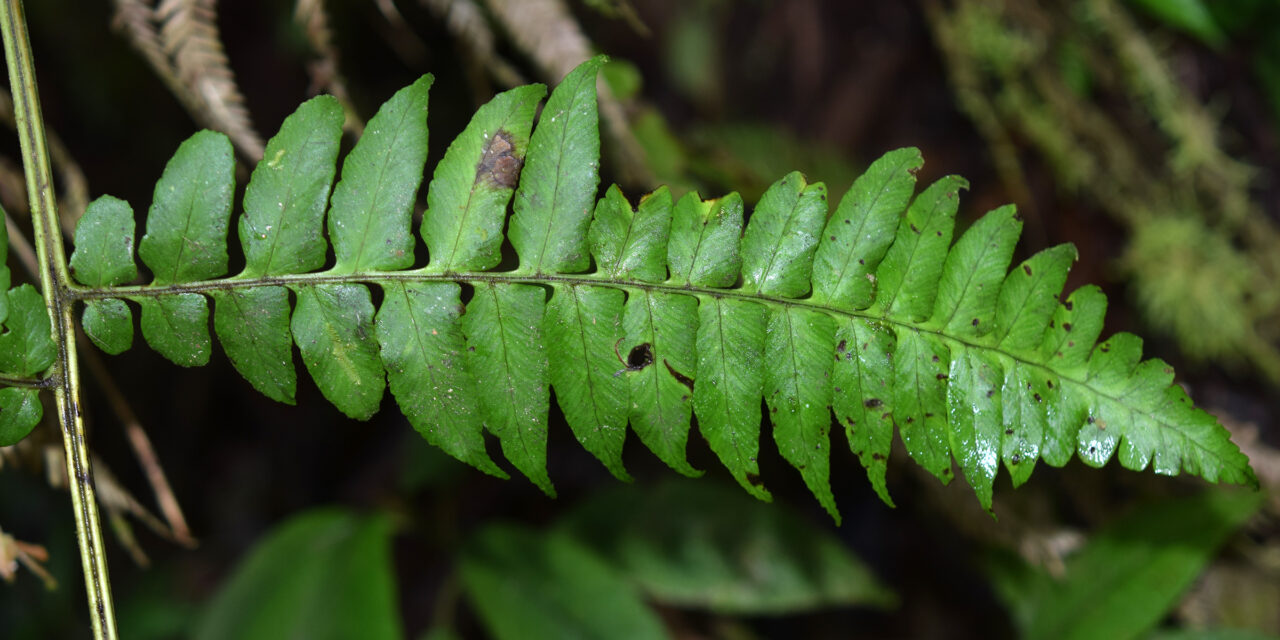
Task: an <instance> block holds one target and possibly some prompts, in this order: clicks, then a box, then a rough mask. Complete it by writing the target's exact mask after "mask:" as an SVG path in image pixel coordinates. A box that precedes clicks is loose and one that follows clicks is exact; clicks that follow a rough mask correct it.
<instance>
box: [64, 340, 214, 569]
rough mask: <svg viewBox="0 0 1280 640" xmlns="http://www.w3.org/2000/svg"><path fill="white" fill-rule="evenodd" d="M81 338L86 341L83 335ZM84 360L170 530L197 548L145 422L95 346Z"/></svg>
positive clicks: (175, 535) (88, 350)
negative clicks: (113, 414) (145, 478)
mask: <svg viewBox="0 0 1280 640" xmlns="http://www.w3.org/2000/svg"><path fill="white" fill-rule="evenodd" d="M81 335H83V334H81ZM81 342H83V339H82V340H81ZM84 360H85V363H86V364H87V365H88V367H89V374H90V375H91V376H92V377H93V379H94V380H95V381H96V382H97V383H98V385H99V386H100V387H101V389H102V392H103V393H105V394H106V396H107V401H108V403H109V404H110V405H111V410H112V412H114V413H115V414H116V417H117V418H118V419H119V420H120V422H121V423H123V424H124V430H125V435H126V436H128V438H129V446H131V447H132V448H133V454H134V456H136V457H137V458H138V464H139V465H141V466H142V470H143V472H144V473H145V474H146V476H147V483H148V484H150V485H151V491H152V492H153V493H154V494H155V497H156V503H157V504H158V505H159V506H160V513H162V514H163V515H164V519H165V521H166V522H168V524H169V534H171V535H172V537H173V539H174V541H175V542H177V543H178V544H181V545H182V546H184V547H188V548H194V547H195V546H196V545H197V542H196V540H195V538H193V537H192V536H191V529H190V528H189V527H188V526H187V521H186V518H184V517H183V515H182V507H181V506H180V505H179V504H178V498H177V497H176V496H175V495H174V493H173V488H172V487H171V486H170V485H169V480H168V478H167V477H166V476H165V473H164V468H163V467H161V466H160V459H159V458H158V457H157V456H156V452H155V449H154V448H153V447H152V446H151V439H150V438H148V437H147V432H146V430H145V429H143V428H142V422H141V421H139V420H138V416H137V414H135V413H134V412H133V408H132V407H131V406H129V401H128V400H126V399H125V397H124V394H123V393H121V392H120V388H119V387H117V386H116V383H115V380H114V379H113V378H112V377H111V374H110V372H108V371H107V368H106V366H105V365H104V364H103V363H102V358H101V357H99V356H98V354H97V353H95V352H93V351H92V350H90V349H85V351H84Z"/></svg>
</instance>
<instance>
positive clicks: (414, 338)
mask: <svg viewBox="0 0 1280 640" xmlns="http://www.w3.org/2000/svg"><path fill="white" fill-rule="evenodd" d="M382 288H383V291H384V295H383V301H382V306H381V307H380V308H379V309H378V316H377V320H376V323H375V332H376V333H377V336H378V344H379V345H380V347H381V351H380V352H379V353H380V355H381V357H382V362H383V364H384V365H385V366H386V369H387V382H388V384H389V386H390V387H391V394H392V395H394V396H395V398H396V402H397V403H398V404H399V405H400V410H401V411H402V412H403V413H404V415H405V417H406V418H408V420H409V424H411V425H413V428H414V429H415V430H417V432H418V433H420V434H421V435H422V437H423V438H425V439H426V440H427V442H429V443H431V444H432V445H434V446H437V447H439V448H440V449H442V450H443V451H445V452H446V453H448V454H449V455H451V456H453V457H455V458H457V459H458V460H461V461H462V462H465V463H467V464H469V465H471V466H473V467H475V468H477V469H480V470H481V471H483V472H485V473H488V474H489V475H492V476H496V477H499V478H506V477H507V474H506V473H505V472H504V471H502V469H500V468H498V466H497V465H496V464H494V462H493V460H492V459H490V458H489V454H488V453H487V452H486V451H485V446H484V420H483V419H482V418H481V415H480V412H479V410H478V408H477V407H476V406H475V404H474V403H473V402H471V399H473V398H475V396H476V392H475V382H474V380H472V378H471V377H470V376H469V375H467V373H466V363H465V357H464V355H463V354H464V353H465V352H466V342H465V340H464V338H463V336H462V325H461V322H460V318H461V317H462V300H461V298H460V295H461V290H460V289H459V287H458V285H457V284H455V283H452V282H420V283H405V282H388V283H384V284H383V285H382Z"/></svg>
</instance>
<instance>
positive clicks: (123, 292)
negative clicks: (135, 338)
mask: <svg viewBox="0 0 1280 640" xmlns="http://www.w3.org/2000/svg"><path fill="white" fill-rule="evenodd" d="M396 281H400V282H458V283H463V284H469V285H474V284H475V283H478V282H492V283H520V284H532V285H549V284H564V285H587V286H591V285H595V286H605V287H614V288H618V289H623V290H626V291H628V292H630V291H660V292H665V293H672V294H685V295H698V296H708V297H713V298H729V299H736V300H744V301H748V302H763V303H771V304H777V305H780V306H788V307H791V306H794V307H802V308H806V309H812V310H814V311H821V312H826V313H829V314H833V315H836V316H844V317H852V318H861V319H864V320H869V321H872V322H877V323H883V324H885V325H888V326H892V327H895V328H896V329H897V330H900V331H916V332H919V333H922V334H929V335H932V336H934V337H935V338H937V339H939V340H941V341H942V342H943V343H944V344H946V345H947V347H948V348H962V349H979V350H984V351H990V352H995V353H999V354H1000V355H1002V356H1003V357H1006V358H1009V359H1010V360H1013V361H1015V362H1017V363H1019V364H1021V365H1024V366H1027V367H1030V368H1031V369H1033V370H1038V371H1043V372H1045V374H1047V375H1050V376H1054V377H1056V378H1058V379H1059V380H1061V381H1062V383H1063V384H1065V385H1069V386H1072V387H1076V388H1079V389H1083V390H1085V392H1086V393H1088V394H1092V395H1096V396H1098V397H1103V398H1107V399H1109V400H1111V401H1113V402H1116V403H1124V402H1125V398H1123V397H1120V396H1117V395H1115V394H1112V393H1108V392H1107V391H1106V390H1104V389H1102V388H1099V387H1098V386H1097V385H1095V384H1094V383H1092V382H1091V381H1090V380H1088V379H1087V378H1085V377H1073V376H1070V375H1066V374H1063V373H1061V372H1057V371H1054V370H1052V369H1051V368H1050V367H1048V366H1046V365H1045V364H1044V363H1041V362H1035V361H1031V360H1027V359H1026V358H1023V357H1021V356H1019V355H1017V354H1014V353H1010V352H1007V351H1002V350H1000V349H998V348H996V347H994V346H992V345H989V344H984V343H982V342H978V341H974V340H970V339H966V338H963V337H959V336H954V335H950V334H948V333H946V332H944V331H942V330H941V329H939V328H938V327H934V326H929V325H928V324H927V323H926V324H918V323H912V322H904V321H901V320H896V319H893V318H888V317H882V316H879V315H875V314H869V313H866V312H864V311H856V310H852V309H843V308H839V307H834V306H830V305H826V304H819V303H815V302H813V301H812V300H807V299H794V298H782V297H777V296H768V295H761V294H757V293H748V292H745V291H741V290H735V289H716V288H711V287H697V286H691V285H677V284H668V283H651V282H639V281H632V280H611V279H609V278H608V277H606V276H604V275H601V274H594V273H582V274H529V273H504V272H501V271H497V272H494V271H466V272H446V273H439V272H434V271H425V270H416V271H374V272H363V273H354V274H351V273H347V274H332V273H326V272H319V273H297V274H284V275H276V276H261V277H252V278H250V277H239V276H236V277H232V278H224V279H219V280H205V281H202V282H189V283H182V284H169V285H163V286H155V285H131V286H121V287H84V286H80V285H77V284H74V283H72V284H70V285H69V286H68V287H67V288H66V289H65V293H66V295H67V296H68V297H69V298H71V299H75V300H100V299H103V298H133V299H137V298H156V297H160V296H167V295H174V294H178V293H201V294H203V293H208V292H210V291H220V290H221V291H225V290H231V289H251V288H254V287H267V286H307V285H318V284H354V283H362V284H372V285H378V284H381V283H384V282H396ZM1148 417H1154V416H1148ZM1195 444H1197V445H1199V443H1195Z"/></svg>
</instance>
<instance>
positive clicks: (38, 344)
mask: <svg viewBox="0 0 1280 640" xmlns="http://www.w3.org/2000/svg"><path fill="white" fill-rule="evenodd" d="M4 297H5V298H6V300H5V306H6V309H7V310H8V313H7V317H6V318H5V321H4V326H3V327H0V375H4V376H5V377H9V376H12V377H14V378H17V379H34V378H35V376H37V375H39V374H40V373H42V372H44V370H45V369H48V368H49V366H50V365H52V364H53V361H54V358H55V357H56V356H57V348H56V346H55V345H54V343H53V339H52V337H50V327H49V315H48V312H47V311H46V310H45V304H44V298H43V297H41V296H40V293H39V292H37V291H36V290H35V287H32V286H31V285H29V284H24V285H21V286H18V287H14V288H13V289H10V290H8V291H7V292H6V294H5V296H4ZM41 415H42V409H41V406H40V399H39V394H38V392H37V390H36V389H34V388H22V387H0V447H7V446H9V445H11V444H14V443H16V442H18V441H19V440H21V439H23V438H25V437H26V436H27V434H28V433H31V430H32V429H33V428H35V426H36V424H37V423H38V422H40V416H41Z"/></svg>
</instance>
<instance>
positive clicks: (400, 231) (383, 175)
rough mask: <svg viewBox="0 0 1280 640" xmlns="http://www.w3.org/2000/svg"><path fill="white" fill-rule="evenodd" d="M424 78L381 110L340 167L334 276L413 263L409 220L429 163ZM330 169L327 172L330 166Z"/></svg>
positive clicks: (332, 216)
mask: <svg viewBox="0 0 1280 640" xmlns="http://www.w3.org/2000/svg"><path fill="white" fill-rule="evenodd" d="M432 81H433V79H432V77H431V76H430V75H425V76H422V77H421V78H419V79H418V81H417V82H414V83H413V84H411V85H409V86H407V87H405V88H403V89H401V90H400V91H399V92H397V93H396V95H394V96H392V97H391V99H390V100H388V101H387V103H386V104H384V105H382V108H381V109H378V113H376V114H374V116H373V119H371V120H370V121H369V125H368V127H366V129H365V131H366V133H365V135H364V136H362V137H361V138H360V141H359V142H357V143H356V146H355V148H354V149H352V150H351V153H349V154H347V158H346V159H345V160H344V161H343V162H342V180H340V181H339V182H338V186H336V187H334V189H333V201H332V203H331V204H330V206H329V238H330V239H331V240H332V241H333V250H334V252H335V253H336V254H337V256H338V261H337V264H335V265H334V267H333V269H332V271H333V272H334V273H360V272H363V271H376V270H392V269H404V268H406V267H408V266H410V265H412V264H413V236H412V235H411V234H410V233H409V219H410V218H411V217H412V215H413V201H414V198H415V197H416V195H417V193H418V186H419V185H421V184H422V167H423V165H425V164H426V161H427V91H428V90H429V89H430V88H431V83H432ZM326 169H327V167H326Z"/></svg>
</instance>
